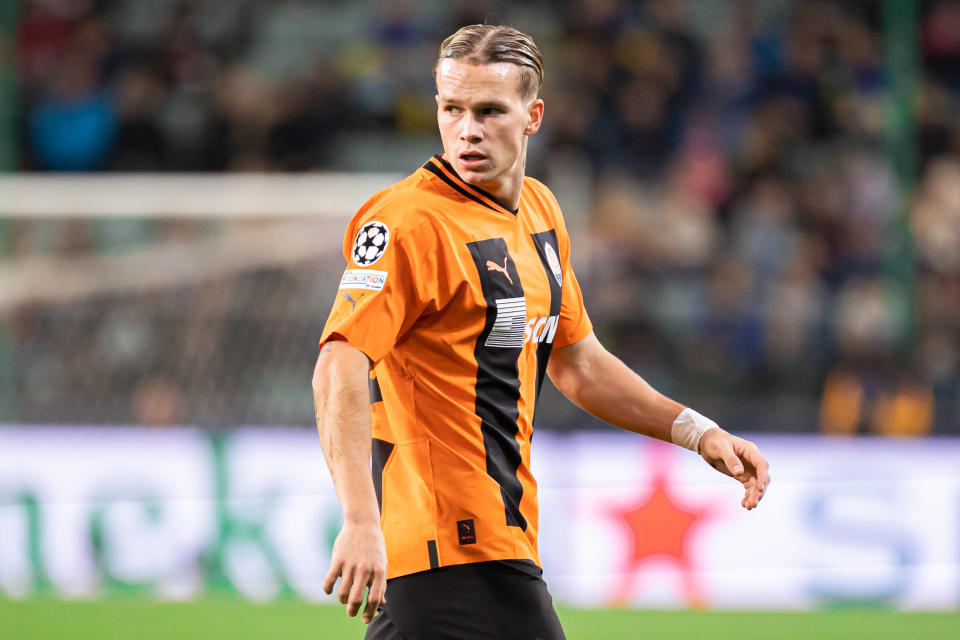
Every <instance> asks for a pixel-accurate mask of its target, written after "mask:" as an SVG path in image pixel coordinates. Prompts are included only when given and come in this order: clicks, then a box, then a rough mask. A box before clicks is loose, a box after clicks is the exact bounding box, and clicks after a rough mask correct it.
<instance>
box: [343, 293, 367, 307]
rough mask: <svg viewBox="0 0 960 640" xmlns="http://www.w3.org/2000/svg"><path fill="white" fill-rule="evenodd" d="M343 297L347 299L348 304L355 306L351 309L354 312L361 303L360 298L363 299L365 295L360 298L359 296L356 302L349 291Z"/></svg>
mask: <svg viewBox="0 0 960 640" xmlns="http://www.w3.org/2000/svg"><path fill="white" fill-rule="evenodd" d="M343 297H344V298H346V299H347V302H349V303H350V304H352V305H353V307H352V308H351V309H350V310H351V311H353V310H355V309H356V308H357V303H358V302H360V298H362V297H363V294H362V293H361V294H360V295H359V296H357V299H356V300H354V299H353V296H351V295H350V292H349V291H347V292H346V293H344V294H343Z"/></svg>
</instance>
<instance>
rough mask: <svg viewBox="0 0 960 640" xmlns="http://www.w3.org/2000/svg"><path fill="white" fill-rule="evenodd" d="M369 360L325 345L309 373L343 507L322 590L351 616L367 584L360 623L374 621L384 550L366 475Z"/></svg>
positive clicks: (342, 346)
mask: <svg viewBox="0 0 960 640" xmlns="http://www.w3.org/2000/svg"><path fill="white" fill-rule="evenodd" d="M369 373H370V361H369V360H368V359H367V356H366V355H364V354H363V352H361V351H360V350H359V349H357V348H355V347H353V346H352V345H350V344H349V343H347V342H344V341H340V340H335V341H331V342H328V343H326V344H325V345H324V346H323V349H321V351H320V355H319V356H318V357H317V364H316V367H315V368H314V371H313V400H314V405H315V407H316V411H317V431H318V432H319V434H320V444H321V446H322V447H323V454H324V457H325V458H326V460H327V466H328V467H329V468H330V475H331V476H332V477H333V485H334V487H335V488H336V491H337V498H338V499H339V500H340V506H341V508H342V509H343V517H344V523H343V529H342V530H341V531H340V535H338V536H337V540H336V542H335V543H334V547H333V556H332V558H331V562H330V572H329V573H328V574H327V577H326V579H325V580H324V582H323V590H324V591H326V592H327V593H331V592H332V591H333V584H334V582H336V579H337V577H338V576H339V577H340V588H339V589H338V590H337V596H338V598H339V599H340V602H341V603H343V604H346V605H347V615H349V616H351V617H352V616H355V615H357V612H358V611H359V609H360V606H361V605H362V604H363V591H364V589H365V588H366V587H367V586H369V587H370V592H369V594H368V596H367V604H366V607H364V610H363V621H364V622H367V623H369V622H370V621H371V620H373V617H374V615H375V613H376V610H377V607H378V606H379V605H380V604H382V603H383V602H384V601H385V600H384V594H385V592H386V573H387V554H386V549H385V546H384V542H383V533H382V532H381V530H380V511H379V508H378V507H377V498H376V494H375V493H374V490H373V480H372V478H371V476H370V401H369V397H368V391H367V380H368V377H369Z"/></svg>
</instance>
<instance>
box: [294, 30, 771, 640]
mask: <svg viewBox="0 0 960 640" xmlns="http://www.w3.org/2000/svg"><path fill="white" fill-rule="evenodd" d="M434 74H435V79H436V85H437V96H436V102H437V121H438V125H439V128H440V134H441V138H442V141H443V154H442V155H438V156H434V157H433V158H430V159H429V160H428V161H427V162H426V164H424V165H423V167H421V168H420V169H418V170H417V171H416V172H415V173H413V174H412V175H411V176H409V177H408V178H406V179H404V180H402V181H400V182H399V183H397V184H395V185H393V186H392V187H390V188H388V189H386V190H385V191H383V192H380V193H378V194H376V195H375V196H373V197H372V198H371V199H370V200H369V201H368V202H367V203H366V204H365V205H364V206H363V207H362V208H361V209H360V210H359V211H358V212H357V214H356V215H355V216H354V218H353V220H352V221H351V223H350V225H349V228H348V229H347V233H346V235H345V238H344V256H345V257H346V259H347V269H346V271H345V272H344V275H343V277H342V279H341V284H340V289H341V291H340V292H339V293H338V296H337V298H336V301H335V302H334V305H333V309H332V310H331V313H330V317H329V319H328V320H327V324H326V326H325V327H324V330H323V334H322V337H321V340H320V345H321V350H320V355H319V357H318V359H317V365H316V369H315V371H314V378H313V387H314V399H315V402H316V407H317V425H318V430H319V433H320V438H321V442H322V445H323V450H324V455H325V456H326V459H327V464H328V466H329V468H330V472H331V475H332V476H333V480H334V485H335V487H336V490H337V495H338V498H339V500H340V504H341V506H342V508H343V512H344V525H343V529H342V530H341V532H340V535H339V536H338V538H337V541H336V543H335V545H334V550H333V557H332V560H331V567H330V571H329V573H328V575H327V577H326V580H325V582H324V589H325V590H326V591H327V593H330V592H332V590H333V587H334V583H335V582H336V580H337V578H338V577H339V578H340V586H339V588H338V589H337V595H338V597H339V599H340V602H342V603H344V604H346V605H347V614H348V615H351V616H353V615H356V614H357V612H358V611H360V610H361V609H362V611H363V619H364V621H365V622H368V623H370V622H372V624H371V626H370V627H369V628H368V632H367V638H375V639H378V640H381V639H387V638H407V639H413V638H429V639H431V640H432V639H436V638H457V639H460V640H462V639H469V638H524V639H527V638H529V639H532V638H543V639H555V638H563V637H564V635H563V630H562V628H561V626H560V622H559V620H558V618H557V615H556V612H555V611H554V608H553V604H552V601H551V598H550V595H549V593H548V592H547V589H546V584H545V583H544V582H543V580H542V578H541V574H542V571H541V569H540V560H539V557H538V554H537V526H538V518H537V497H536V483H535V481H534V479H533V476H532V475H531V473H530V437H531V434H532V431H533V412H534V407H535V403H536V397H537V395H538V393H539V390H540V385H541V383H542V382H543V378H544V376H545V375H549V376H550V379H551V380H552V381H553V382H554V384H555V385H556V386H557V388H558V389H559V390H560V391H561V392H563V393H564V394H565V395H566V396H567V397H568V398H570V399H571V400H572V401H573V402H575V403H576V404H578V405H579V406H581V407H582V408H584V409H585V410H587V411H589V412H590V413H592V414H593V415H595V416H597V417H599V418H601V419H603V420H605V421H607V422H609V423H610V424H613V425H616V426H618V427H621V428H623V429H626V430H629V431H633V432H636V433H640V434H643V435H647V436H652V437H655V438H659V439H661V440H666V441H670V442H674V443H677V444H680V445H682V446H685V447H687V448H689V449H692V450H694V451H697V452H699V453H700V455H701V456H702V457H703V458H704V460H705V461H706V462H707V463H708V464H710V465H711V466H713V467H714V468H716V469H718V470H719V471H721V472H723V473H726V474H727V475H731V476H733V477H734V478H736V479H737V480H738V481H740V482H741V483H742V484H743V485H744V488H745V495H744V498H743V500H742V505H743V506H744V507H745V508H747V509H752V508H754V507H755V506H756V505H757V503H758V502H759V500H760V498H761V497H762V496H763V493H764V491H765V490H766V487H767V484H768V482H769V479H770V477H769V474H768V472H767V462H766V461H765V460H764V458H763V456H762V455H761V454H760V452H759V451H758V450H757V448H756V446H754V445H753V443H751V442H748V441H746V440H743V439H741V438H738V437H736V436H733V435H731V434H729V433H727V432H726V431H724V430H723V429H721V428H719V427H718V426H717V425H716V424H715V423H713V422H712V421H710V420H709V419H707V418H705V417H704V416H702V415H700V414H698V413H697V412H695V411H693V410H691V409H689V408H687V407H684V406H683V405H681V404H679V403H678V402H675V401H673V400H671V399H669V398H667V397H665V396H663V395H662V394H660V393H658V392H657V391H655V390H654V389H653V388H652V387H650V385H648V384H647V383H646V382H645V381H644V380H643V379H642V378H640V377H639V376H638V375H637V374H635V373H634V372H633V371H631V370H630V369H629V368H628V367H626V366H625V365H624V364H623V363H622V362H621V361H620V360H618V359H617V358H616V357H615V356H613V355H611V354H610V353H609V352H608V351H606V349H604V348H603V346H602V345H601V344H600V343H599V341H598V340H597V338H596V337H595V336H594V334H593V330H592V325H591V323H590V320H589V318H588V316H587V313H586V310H585V309H584V307H583V300H582V297H581V294H580V288H579V286H578V284H577V280H576V276H575V274H574V272H573V269H572V267H571V266H570V243H569V237H568V235H567V231H566V227H565V225H564V222H563V216H562V214H561V212H560V208H559V206H558V204H557V202H556V199H555V198H554V197H553V194H552V193H551V192H550V190H549V189H547V188H546V187H545V186H544V185H543V184H541V183H540V182H538V181H536V180H534V179H532V178H529V177H526V176H525V175H524V174H525V171H524V168H525V161H526V151H527V140H528V138H529V136H532V135H534V134H535V133H536V132H537V131H538V130H539V128H540V125H541V123H542V121H543V114H544V103H543V100H541V99H540V98H539V97H538V95H539V91H540V86H541V84H542V81H543V60H542V56H541V54H540V51H539V50H538V49H537V46H536V44H535V43H534V42H533V40H532V39H531V38H530V37H529V36H527V35H526V34H523V33H521V32H519V31H517V30H515V29H512V28H510V27H502V26H488V25H473V26H469V27H464V28H462V29H460V30H459V31H458V32H457V33H455V34H453V35H452V36H450V37H449V38H447V39H446V40H445V41H444V42H443V44H442V45H441V48H440V56H439V59H438V61H437V64H436V66H435V68H434ZM371 436H372V437H371ZM371 458H372V474H371ZM367 588H369V593H368V594H367V599H366V605H365V606H364V602H363V600H364V590H365V589H367ZM388 592H389V594H388ZM387 595H389V598H388V597H387ZM378 608H379V609H380V611H381V613H380V615H378V616H375V614H376V611H377V610H378Z"/></svg>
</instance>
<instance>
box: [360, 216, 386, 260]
mask: <svg viewBox="0 0 960 640" xmlns="http://www.w3.org/2000/svg"><path fill="white" fill-rule="evenodd" d="M389 242H390V230H389V229H387V225H385V224H383V223H382V222H377V221H376V220H371V221H370V222H368V223H367V224H365V225H363V226H362V227H361V228H360V231H358V232H357V237H356V238H355V239H354V241H353V261H354V262H355V263H357V264H358V265H360V266H361V267H366V266H369V265H371V264H373V263H374V262H376V261H377V260H379V259H380V257H381V256H382V255H383V252H384V251H386V250H387V244H388V243H389Z"/></svg>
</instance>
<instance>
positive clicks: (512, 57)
mask: <svg viewBox="0 0 960 640" xmlns="http://www.w3.org/2000/svg"><path fill="white" fill-rule="evenodd" d="M444 58H450V59H452V60H463V61H464V62H467V63H469V64H494V63H497V62H509V63H510V64H515V65H517V66H518V67H520V68H521V71H522V73H521V74H520V87H519V89H520V95H521V96H523V97H524V98H533V97H536V96H537V95H539V93H540V87H541V86H543V55H541V53H540V49H538V48H537V44H536V43H535V42H534V41H533V38H531V37H530V36H528V35H527V34H525V33H523V32H522V31H518V30H516V29H514V28H513V27H504V26H494V25H489V24H472V25H469V26H466V27H461V28H460V29H459V30H457V32H456V33H454V34H453V35H452V36H450V37H448V38H447V39H446V40H444V41H443V44H441V45H440V57H439V58H437V62H436V64H435V65H434V66H433V75H434V77H436V75H437V68H438V67H439V66H440V61H441V60H443V59H444Z"/></svg>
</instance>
